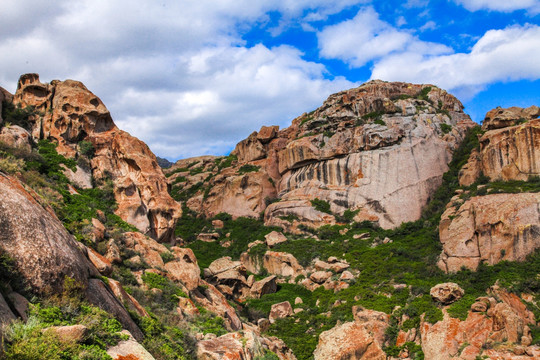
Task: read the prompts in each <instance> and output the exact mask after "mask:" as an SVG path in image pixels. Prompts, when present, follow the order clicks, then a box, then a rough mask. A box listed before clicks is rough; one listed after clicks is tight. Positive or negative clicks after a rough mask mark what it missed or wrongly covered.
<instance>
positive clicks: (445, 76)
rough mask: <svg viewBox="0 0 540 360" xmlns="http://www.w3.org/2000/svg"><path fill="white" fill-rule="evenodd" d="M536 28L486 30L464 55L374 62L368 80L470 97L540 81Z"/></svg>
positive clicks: (403, 56)
mask: <svg viewBox="0 0 540 360" xmlns="http://www.w3.org/2000/svg"><path fill="white" fill-rule="evenodd" d="M539 58H540V27H539V26H536V25H524V26H512V27H508V28H505V29H502V30H489V31H487V32H486V33H485V34H484V36H482V37H481V38H480V39H479V40H478V41H477V42H476V44H475V45H474V46H473V47H472V49H471V51H470V52H468V53H456V54H448V55H440V56H422V55H421V54H418V53H414V52H411V53H406V54H401V55H400V56H389V57H386V58H385V59H383V60H381V61H379V62H377V63H376V64H375V66H374V68H373V72H372V78H382V79H386V80H399V81H411V82H419V83H427V82H429V83H434V84H436V85H438V86H440V87H443V88H445V89H448V90H454V91H456V93H457V94H458V95H460V94H461V95H465V96H467V95H468V96H472V95H474V94H475V93H476V92H478V91H479V90H481V89H483V88H484V87H485V86H486V85H488V84H491V83H493V82H498V81H503V82H504V81H517V80H537V79H540V62H539V61H538V59H539Z"/></svg>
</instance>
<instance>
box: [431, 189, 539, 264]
mask: <svg viewBox="0 0 540 360" xmlns="http://www.w3.org/2000/svg"><path fill="white" fill-rule="evenodd" d="M539 202H540V194H537V193H521V194H493V195H486V196H477V197H473V198H471V199H469V200H467V201H465V202H464V203H463V204H462V205H461V206H459V208H457V209H456V208H455V207H452V206H450V207H449V208H448V209H447V210H446V211H445V212H444V214H443V216H442V218H441V222H440V225H439V236H440V240H441V243H442V244H443V252H442V254H441V256H440V260H439V267H440V268H441V269H442V270H444V271H449V272H455V271H459V270H460V269H461V267H462V266H465V267H467V268H469V269H472V270H476V268H477V267H478V264H480V262H482V261H485V262H487V263H488V264H490V265H493V264H496V263H498V262H499V261H501V260H510V261H523V260H524V259H525V257H526V256H527V255H528V254H530V253H532V252H533V251H534V250H535V249H536V248H538V247H540V236H539V235H538V234H540V224H539V219H540V210H539V209H538V203H539Z"/></svg>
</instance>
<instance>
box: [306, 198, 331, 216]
mask: <svg viewBox="0 0 540 360" xmlns="http://www.w3.org/2000/svg"><path fill="white" fill-rule="evenodd" d="M310 202H311V206H313V207H314V208H315V210H317V211H320V212H324V213H327V214H332V211H330V203H328V201H325V200H321V199H318V198H315V199H313V200H311V201H310Z"/></svg>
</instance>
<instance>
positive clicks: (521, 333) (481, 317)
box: [420, 287, 540, 360]
mask: <svg viewBox="0 0 540 360" xmlns="http://www.w3.org/2000/svg"><path fill="white" fill-rule="evenodd" d="M490 295H491V296H490V297H486V298H480V299H478V302H483V303H484V305H485V308H486V312H485V313H484V312H478V311H475V305H473V307H472V310H471V311H469V314H468V316H467V319H466V320H464V321H461V320H459V319H456V318H451V317H450V316H449V315H448V313H447V312H446V310H443V313H444V319H443V320H442V321H439V322H437V323H436V324H429V323H427V322H422V324H421V325H420V332H421V341H422V349H423V351H424V355H425V358H426V359H440V360H447V359H475V358H477V357H482V356H484V355H485V356H488V358H490V359H520V357H519V356H516V355H519V354H518V353H519V352H520V351H519V350H522V351H521V353H522V354H524V353H525V349H526V350H527V353H530V354H531V356H533V357H534V356H538V355H539V354H540V348H538V347H537V346H536V347H534V346H532V347H530V346H529V345H530V344H531V335H530V328H529V325H531V324H533V325H534V315H533V314H532V313H531V312H530V311H529V310H527V308H526V306H525V305H524V304H523V303H522V302H521V300H520V299H519V298H518V297H517V296H516V295H514V294H509V293H507V292H505V291H503V290H501V289H499V288H497V287H493V288H492V289H491V290H490ZM475 304H476V303H475ZM503 342H504V343H505V344H504V346H498V347H497V344H502V343H503ZM486 349H487V350H486ZM514 356H515V357H514ZM524 358H530V357H528V356H525V357H524Z"/></svg>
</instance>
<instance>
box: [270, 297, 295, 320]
mask: <svg viewBox="0 0 540 360" xmlns="http://www.w3.org/2000/svg"><path fill="white" fill-rule="evenodd" d="M292 314H293V308H292V306H291V303H290V302H288V301H284V302H280V303H277V304H274V305H272V308H271V309H270V314H269V315H268V319H269V320H270V323H274V322H275V321H276V320H277V319H283V318H285V317H287V316H291V315H292Z"/></svg>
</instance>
